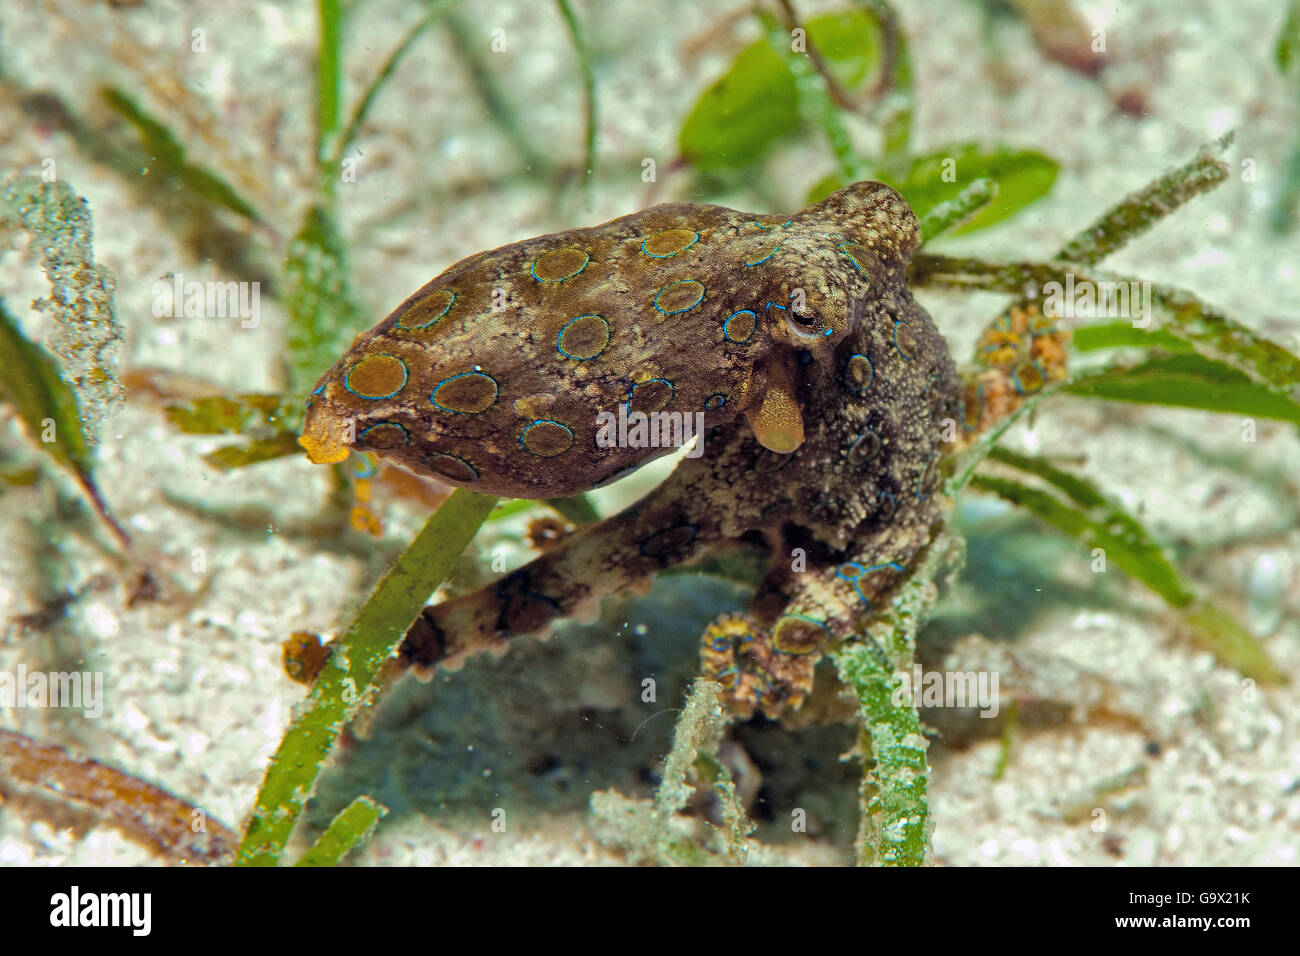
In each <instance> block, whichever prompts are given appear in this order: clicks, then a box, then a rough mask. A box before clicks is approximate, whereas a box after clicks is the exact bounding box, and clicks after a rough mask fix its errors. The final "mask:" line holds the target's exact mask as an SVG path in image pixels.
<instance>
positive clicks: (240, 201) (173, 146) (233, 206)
mask: <svg viewBox="0 0 1300 956" xmlns="http://www.w3.org/2000/svg"><path fill="white" fill-rule="evenodd" d="M102 92H103V95H104V99H105V100H106V101H107V102H108V105H109V106H111V107H112V108H113V110H114V111H115V112H116V113H118V114H119V115H120V116H121V117H122V118H123V119H125V120H126V121H127V122H129V123H130V124H131V125H132V126H134V127H135V128H136V131H137V132H138V133H139V134H140V139H141V140H143V142H144V146H145V149H146V150H148V152H149V153H150V154H151V155H152V156H153V158H154V161H155V162H156V163H157V166H158V169H157V172H158V173H160V174H161V175H162V176H163V177H173V178H175V179H176V180H177V181H178V182H179V183H181V184H182V185H183V186H184V187H185V188H186V189H188V190H189V191H190V192H192V193H193V194H195V195H197V196H200V197H202V198H203V199H204V200H206V201H207V202H210V203H213V204H215V205H218V206H221V207H223V208H225V209H229V210H230V211H231V212H234V213H238V214H239V215H241V216H243V217H244V218H245V219H249V220H251V221H253V222H256V223H260V222H262V221H263V219H262V216H261V214H259V213H258V211H257V210H256V209H255V208H254V207H253V204H252V203H250V202H249V201H248V200H246V199H245V198H244V197H243V196H241V195H240V194H239V193H238V192H237V191H236V190H235V188H234V187H233V186H231V185H230V183H228V182H226V181H225V180H224V179H222V178H221V177H220V176H218V175H217V174H216V173H214V172H211V171H210V170H207V169H204V168H203V167H202V166H197V165H195V164H194V163H192V162H190V161H189V159H188V158H187V157H186V153H185V147H183V146H182V145H181V142H180V140H179V139H177V137H176V136H175V135H174V134H173V133H172V131H171V130H169V129H168V128H167V127H166V126H164V125H163V124H162V123H160V122H159V121H158V120H156V119H154V118H153V117H152V116H150V115H149V114H148V113H146V112H145V111H144V109H142V108H141V107H140V105H139V104H138V103H136V102H135V100H133V99H131V97H129V96H128V95H127V94H125V93H123V92H122V91H121V90H119V89H115V88H113V87H105V88H104V90H103V91H102Z"/></svg>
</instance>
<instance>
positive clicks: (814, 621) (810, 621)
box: [772, 614, 831, 657]
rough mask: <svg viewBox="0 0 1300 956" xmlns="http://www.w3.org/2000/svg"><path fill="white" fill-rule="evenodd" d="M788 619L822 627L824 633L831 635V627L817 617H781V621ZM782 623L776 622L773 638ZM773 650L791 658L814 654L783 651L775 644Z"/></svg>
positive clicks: (796, 615) (787, 615) (799, 615)
mask: <svg viewBox="0 0 1300 956" xmlns="http://www.w3.org/2000/svg"><path fill="white" fill-rule="evenodd" d="M786 618H793V619H794V620H796V621H804V622H806V623H808V624H816V625H817V626H818V627H820V628H821V629H822V630H823V631H825V632H826V633H827V634H829V633H830V632H831V629H830V627H829V626H828V625H827V624H826V622H825V621H819V620H817V618H815V617H809V616H808V615H807V614H783V615H781V620H785V619H786ZM780 623H781V621H777V622H776V625H774V626H773V628H772V637H773V638H775V637H776V632H777V628H778V627H779V626H780ZM772 650H774V651H776V652H777V653H778V654H787V655H790V656H791V657H804V656H806V655H807V654H810V653H812V652H811V651H805V652H804V653H803V654H795V653H794V652H793V651H783V650H781V648H779V647H777V646H776V644H775V643H773V644H772Z"/></svg>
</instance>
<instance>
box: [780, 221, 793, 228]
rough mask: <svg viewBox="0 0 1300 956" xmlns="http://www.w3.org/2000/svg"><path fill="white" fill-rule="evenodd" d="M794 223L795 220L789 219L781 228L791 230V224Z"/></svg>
mask: <svg viewBox="0 0 1300 956" xmlns="http://www.w3.org/2000/svg"><path fill="white" fill-rule="evenodd" d="M792 222H794V220H793V219H787V220H786V221H785V222H783V223H781V228H782V229H789V228H790V224H791V223H792Z"/></svg>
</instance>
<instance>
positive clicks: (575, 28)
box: [555, 0, 597, 187]
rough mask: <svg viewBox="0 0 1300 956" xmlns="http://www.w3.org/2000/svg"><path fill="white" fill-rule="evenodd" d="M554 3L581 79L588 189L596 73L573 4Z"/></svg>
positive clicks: (593, 144) (593, 165)
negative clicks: (568, 39) (565, 30)
mask: <svg viewBox="0 0 1300 956" xmlns="http://www.w3.org/2000/svg"><path fill="white" fill-rule="evenodd" d="M555 3H556V5H557V6H558V7H559V8H560V15H561V16H562V17H564V25H565V26H566V27H568V29H569V38H570V39H571V40H572V41H573V49H574V50H575V51H576V52H577V54H578V72H579V74H580V75H581V77H582V91H583V103H584V105H585V113H586V120H585V122H584V128H585V133H584V136H583V142H584V149H583V157H584V160H583V166H582V168H583V169H584V170H585V171H586V176H585V177H584V178H583V183H584V184H585V185H587V186H588V187H590V184H591V182H592V178H593V177H594V176H595V173H596V118H597V106H596V73H595V70H594V69H593V68H592V65H591V50H590V48H588V46H587V39H586V37H585V36H584V34H583V32H582V24H581V23H580V22H579V21H578V17H577V15H576V14H575V13H574V12H573V4H571V3H570V2H569V0H555Z"/></svg>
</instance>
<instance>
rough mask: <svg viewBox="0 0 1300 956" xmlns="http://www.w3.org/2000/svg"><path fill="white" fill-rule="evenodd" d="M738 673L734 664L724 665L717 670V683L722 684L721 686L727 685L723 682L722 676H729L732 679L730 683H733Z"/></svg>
mask: <svg viewBox="0 0 1300 956" xmlns="http://www.w3.org/2000/svg"><path fill="white" fill-rule="evenodd" d="M738 673H739V671H737V670H736V665H735V664H732V665H731V666H730V667H724V668H723V669H722V670H720V671H718V683H719V684H722V686H723V687H726V686H728V685H727V684H725V683H723V680H722V679H723V678H724V677H730V678H731V679H732V683H735V678H736V675H737V674H738Z"/></svg>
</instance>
